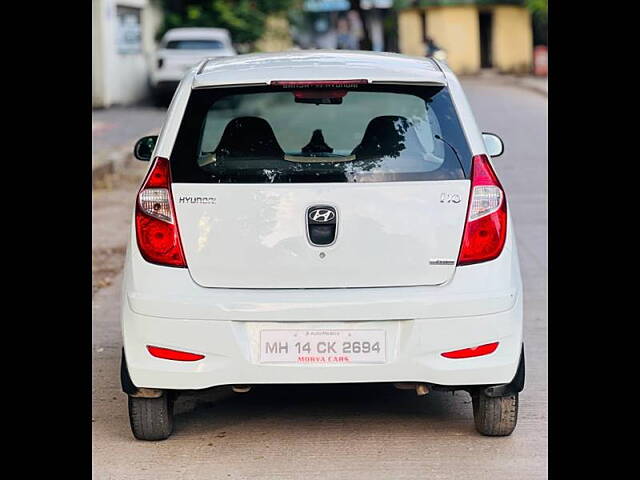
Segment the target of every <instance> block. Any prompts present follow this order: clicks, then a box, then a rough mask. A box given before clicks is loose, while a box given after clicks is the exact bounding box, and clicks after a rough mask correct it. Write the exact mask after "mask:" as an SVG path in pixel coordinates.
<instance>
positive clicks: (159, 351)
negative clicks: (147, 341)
mask: <svg viewBox="0 0 640 480" xmlns="http://www.w3.org/2000/svg"><path fill="white" fill-rule="evenodd" d="M147 350H148V351H149V353H150V354H151V355H153V356H154V357H157V358H164V359H166V360H176V361H178V362H195V361H196V360H202V359H203V358H204V355H200V354H199V353H189V352H181V351H180V350H171V349H170V348H162V347H154V346H152V345H147Z"/></svg>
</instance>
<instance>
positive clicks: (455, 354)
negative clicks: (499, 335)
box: [441, 342, 500, 358]
mask: <svg viewBox="0 0 640 480" xmlns="http://www.w3.org/2000/svg"><path fill="white" fill-rule="evenodd" d="M498 343H500V342H493V343H487V344H486V345H479V346H477V347H472V348H463V349H462V350H454V351H452V352H446V353H442V354H441V355H442V356H443V357H446V358H472V357H481V356H482V355H489V354H490V353H493V352H495V351H496V348H498Z"/></svg>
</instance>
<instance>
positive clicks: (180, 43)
mask: <svg viewBox="0 0 640 480" xmlns="http://www.w3.org/2000/svg"><path fill="white" fill-rule="evenodd" d="M164 48H168V49H169V50H216V49H218V48H224V44H223V43H222V42H220V41H219V40H170V41H168V42H167V45H166V46H165V47H164Z"/></svg>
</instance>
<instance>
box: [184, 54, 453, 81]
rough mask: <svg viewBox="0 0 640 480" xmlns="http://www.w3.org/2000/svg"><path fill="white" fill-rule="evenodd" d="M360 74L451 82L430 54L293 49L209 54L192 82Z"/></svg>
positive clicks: (372, 77)
mask: <svg viewBox="0 0 640 480" xmlns="http://www.w3.org/2000/svg"><path fill="white" fill-rule="evenodd" d="M356 79H366V80H369V81H370V82H385V83H409V82H411V83H418V82H420V83H422V82H423V83H438V84H446V78H445V76H444V74H443V73H442V70H441V69H440V67H439V66H438V64H437V63H436V62H435V61H433V60H431V59H430V58H425V57H411V56H407V55H400V54H397V53H388V52H364V51H348V50H291V51H286V52H278V53H256V54H246V55H237V56H234V57H222V58H211V59H208V60H207V62H206V63H205V64H203V65H201V66H200V68H199V70H198V72H197V74H196V76H195V79H194V82H193V88H199V87H209V86H219V85H256V84H269V83H270V82H271V81H276V80H290V81H300V80H356Z"/></svg>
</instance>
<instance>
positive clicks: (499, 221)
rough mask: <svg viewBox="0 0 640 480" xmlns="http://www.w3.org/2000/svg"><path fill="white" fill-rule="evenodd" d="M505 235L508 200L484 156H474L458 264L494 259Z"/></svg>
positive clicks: (502, 245)
mask: <svg viewBox="0 0 640 480" xmlns="http://www.w3.org/2000/svg"><path fill="white" fill-rule="evenodd" d="M506 237H507V199H506V197H505V194H504V190H503V189H502V185H500V182H499V181H498V177H497V176H496V173H495V172H494V171H493V168H492V167H491V164H490V163H489V159H488V158H487V156H486V155H476V156H475V157H473V167H472V171H471V194H470V198H469V211H468V213H467V222H466V224H465V227H464V234H463V236H462V247H461V248H460V255H458V265H471V264H473V263H479V262H486V261H488V260H493V259H494V258H496V257H497V256H498V255H500V253H501V252H502V249H503V247H504V242H505V239H506Z"/></svg>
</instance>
